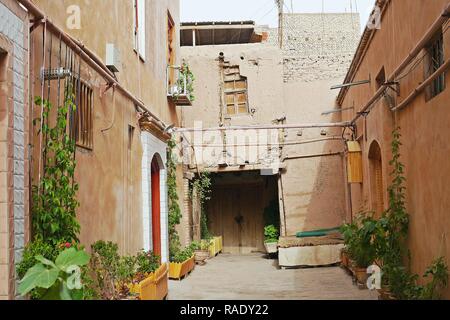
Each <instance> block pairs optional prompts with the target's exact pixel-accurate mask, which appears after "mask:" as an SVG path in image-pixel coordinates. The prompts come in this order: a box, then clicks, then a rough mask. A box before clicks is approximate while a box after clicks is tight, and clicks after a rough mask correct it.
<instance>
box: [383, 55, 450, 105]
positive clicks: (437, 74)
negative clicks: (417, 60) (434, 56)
mask: <svg viewBox="0 0 450 320" xmlns="http://www.w3.org/2000/svg"><path fill="white" fill-rule="evenodd" d="M449 68H450V59H448V60H447V61H446V62H445V63H444V64H443V65H442V66H440V67H439V69H437V70H436V71H435V72H434V73H433V74H432V75H431V76H430V77H428V78H427V79H426V80H425V81H424V82H422V83H421V84H420V85H419V86H418V87H417V88H416V89H414V91H413V92H412V93H411V94H410V95H409V96H408V97H407V98H406V99H405V100H403V101H402V102H401V103H400V104H399V105H398V106H397V107H395V108H393V109H392V111H394V112H395V111H398V110H401V109H403V108H405V107H406V106H407V105H408V104H410V103H411V102H412V101H413V100H414V99H415V98H416V97H417V96H418V95H419V94H420V93H421V92H422V91H423V90H425V88H426V87H428V86H429V85H430V84H431V83H432V82H433V81H434V80H436V79H437V78H438V77H440V76H441V75H442V74H443V73H444V72H446V71H447V70H448V69H449Z"/></svg>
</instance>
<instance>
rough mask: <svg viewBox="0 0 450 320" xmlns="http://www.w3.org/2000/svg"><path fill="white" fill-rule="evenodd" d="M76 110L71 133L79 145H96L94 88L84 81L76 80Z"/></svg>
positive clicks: (85, 146) (73, 113)
mask: <svg viewBox="0 0 450 320" xmlns="http://www.w3.org/2000/svg"><path fill="white" fill-rule="evenodd" d="M74 92H75V104H76V105H77V108H76V110H74V111H73V112H72V115H71V117H72V119H71V124H72V125H71V130H70V131H71V132H70V135H71V137H72V139H73V140H75V143H76V145H77V146H78V147H81V148H85V149H88V150H92V149H93V146H94V134H93V132H94V130H93V127H94V105H93V92H92V89H91V88H90V87H89V86H88V85H87V84H86V83H84V82H83V81H80V80H75V81H74Z"/></svg>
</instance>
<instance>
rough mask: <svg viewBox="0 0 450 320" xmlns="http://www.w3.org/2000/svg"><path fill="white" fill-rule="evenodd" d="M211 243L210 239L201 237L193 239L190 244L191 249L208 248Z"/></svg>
mask: <svg viewBox="0 0 450 320" xmlns="http://www.w3.org/2000/svg"><path fill="white" fill-rule="evenodd" d="M210 244H211V241H210V240H206V239H203V240H201V241H193V242H192V243H191V245H190V247H191V250H192V251H197V250H203V251H204V250H209V246H210Z"/></svg>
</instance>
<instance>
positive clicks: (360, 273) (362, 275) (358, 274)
mask: <svg viewBox="0 0 450 320" xmlns="http://www.w3.org/2000/svg"><path fill="white" fill-rule="evenodd" d="M353 273H354V275H355V278H356V280H357V281H358V283H359V284H362V285H364V286H366V284H367V280H368V279H369V274H368V273H367V268H361V267H354V268H353Z"/></svg>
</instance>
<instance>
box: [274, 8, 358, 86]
mask: <svg viewBox="0 0 450 320" xmlns="http://www.w3.org/2000/svg"><path fill="white" fill-rule="evenodd" d="M359 39H360V19H359V14H350V13H326V14H320V13H319V14H285V15H284V17H283V55H284V81H285V82H291V81H307V82H309V81H314V80H324V79H330V78H341V77H344V76H345V74H346V73H347V69H348V67H349V65H350V63H351V61H352V58H353V55H354V53H355V50H356V47H357V45H358V42H359Z"/></svg>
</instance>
